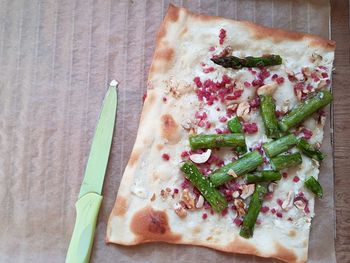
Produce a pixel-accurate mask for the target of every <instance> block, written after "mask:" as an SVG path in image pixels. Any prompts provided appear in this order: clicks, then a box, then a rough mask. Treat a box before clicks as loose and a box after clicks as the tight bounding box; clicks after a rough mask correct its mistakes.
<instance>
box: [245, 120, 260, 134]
mask: <svg viewBox="0 0 350 263" xmlns="http://www.w3.org/2000/svg"><path fill="white" fill-rule="evenodd" d="M243 131H244V132H245V133H248V134H252V133H255V132H257V131H258V126H257V125H256V123H254V122H253V123H247V122H246V123H243Z"/></svg>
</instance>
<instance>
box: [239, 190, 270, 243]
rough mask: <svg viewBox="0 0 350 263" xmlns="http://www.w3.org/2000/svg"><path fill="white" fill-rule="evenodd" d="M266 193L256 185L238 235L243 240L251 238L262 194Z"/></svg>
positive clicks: (261, 201)
mask: <svg viewBox="0 0 350 263" xmlns="http://www.w3.org/2000/svg"><path fill="white" fill-rule="evenodd" d="M266 193H267V189H266V187H264V186H262V185H260V184H257V185H256V187H255V191H254V193H253V195H252V198H251V200H250V203H249V207H248V211H247V214H246V216H245V217H244V219H243V224H242V227H241V230H240V231H239V235H240V236H241V237H244V238H250V237H252V236H253V232H254V225H255V223H256V220H257V219H258V216H259V213H260V209H261V206H262V203H263V198H264V194H266Z"/></svg>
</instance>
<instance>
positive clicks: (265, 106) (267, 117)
mask: <svg viewBox="0 0 350 263" xmlns="http://www.w3.org/2000/svg"><path fill="white" fill-rule="evenodd" d="M259 97H260V112H261V116H262V118H263V121H264V125H265V131H266V135H267V137H272V138H276V137H278V133H279V131H278V121H277V117H276V114H275V111H276V105H275V103H274V101H273V98H272V96H270V95H260V96H259Z"/></svg>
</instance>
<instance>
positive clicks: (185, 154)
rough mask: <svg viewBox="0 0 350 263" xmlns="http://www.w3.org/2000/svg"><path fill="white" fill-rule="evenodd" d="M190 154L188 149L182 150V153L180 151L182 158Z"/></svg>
mask: <svg viewBox="0 0 350 263" xmlns="http://www.w3.org/2000/svg"><path fill="white" fill-rule="evenodd" d="M189 155H190V154H189V153H188V151H183V152H182V153H181V157H182V158H185V157H188V156H189Z"/></svg>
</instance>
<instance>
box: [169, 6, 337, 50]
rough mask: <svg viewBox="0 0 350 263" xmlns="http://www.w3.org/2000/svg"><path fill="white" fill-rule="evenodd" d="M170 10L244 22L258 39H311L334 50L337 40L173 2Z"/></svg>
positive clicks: (316, 44) (194, 15) (206, 17)
mask: <svg viewBox="0 0 350 263" xmlns="http://www.w3.org/2000/svg"><path fill="white" fill-rule="evenodd" d="M169 11H171V12H172V13H176V12H180V11H183V12H185V13H187V14H188V15H190V16H192V17H193V18H196V19H199V20H202V21H208V20H221V21H226V22H229V23H239V24H243V25H244V26H245V27H246V28H248V29H249V30H250V31H251V32H252V33H253V34H254V36H255V37H256V38H257V39H262V38H272V39H273V40H274V41H275V42H281V41H285V40H296V41H297V40H302V39H304V38H306V39H309V40H310V45H311V46H320V47H322V48H325V49H329V50H334V49H335V41H333V40H328V39H324V38H321V37H319V36H317V35H313V34H308V33H301V32H292V31H288V30H284V29H279V28H271V27H265V26H261V25H257V24H254V23H252V22H249V21H234V20H231V19H225V18H222V17H217V16H208V15H202V14H195V13H192V12H191V11H189V10H187V9H185V8H179V7H176V6H174V5H172V4H170V6H169Z"/></svg>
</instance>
